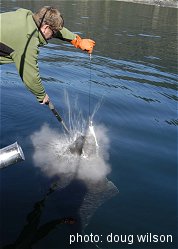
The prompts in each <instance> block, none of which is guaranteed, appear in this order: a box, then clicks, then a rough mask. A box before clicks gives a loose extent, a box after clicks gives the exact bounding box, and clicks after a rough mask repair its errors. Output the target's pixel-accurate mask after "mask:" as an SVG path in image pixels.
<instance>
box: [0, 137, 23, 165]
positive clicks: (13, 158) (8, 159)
mask: <svg viewBox="0 0 178 249" xmlns="http://www.w3.org/2000/svg"><path fill="white" fill-rule="evenodd" d="M24 160H25V156H24V154H23V151H22V148H21V147H20V145H18V143H17V142H15V143H14V144H11V145H9V146H7V147H4V148H2V149H0V169H2V168H6V167H7V166H9V165H11V164H14V163H18V162H21V161H24Z"/></svg>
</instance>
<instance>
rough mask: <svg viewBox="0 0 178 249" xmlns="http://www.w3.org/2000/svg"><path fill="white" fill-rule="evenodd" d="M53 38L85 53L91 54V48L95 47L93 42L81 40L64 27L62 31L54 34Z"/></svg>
mask: <svg viewBox="0 0 178 249" xmlns="http://www.w3.org/2000/svg"><path fill="white" fill-rule="evenodd" d="M55 38H58V39H61V40H63V41H67V42H70V43H71V44H72V45H74V46H75V47H76V48H80V49H81V50H83V51H87V52H88V53H90V54H91V53H92V51H93V47H94V46H95V42H94V41H93V40H91V39H82V38H81V37H80V36H79V35H76V34H74V33H72V32H71V31H69V30H68V29H66V28H64V27H63V28H62V30H60V31H58V32H57V33H56V35H55Z"/></svg>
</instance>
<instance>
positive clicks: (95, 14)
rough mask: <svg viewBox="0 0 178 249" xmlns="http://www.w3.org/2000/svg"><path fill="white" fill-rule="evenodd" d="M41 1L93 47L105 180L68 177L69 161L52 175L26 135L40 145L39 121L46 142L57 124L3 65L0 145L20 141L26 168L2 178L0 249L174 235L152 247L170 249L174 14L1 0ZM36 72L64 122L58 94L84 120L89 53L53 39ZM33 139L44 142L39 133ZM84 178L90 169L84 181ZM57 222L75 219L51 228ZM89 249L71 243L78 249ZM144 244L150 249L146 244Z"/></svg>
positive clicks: (173, 227) (94, 100)
mask: <svg viewBox="0 0 178 249" xmlns="http://www.w3.org/2000/svg"><path fill="white" fill-rule="evenodd" d="M44 4H45V5H54V6H55V5H56V6H59V7H60V9H61V10H62V14H63V16H64V19H65V26H66V27H67V28H69V29H70V30H72V31H74V32H76V33H78V34H80V35H81V36H82V37H91V38H93V39H94V40H95V41H96V47H95V50H94V53H93V55H92V60H91V83H92V85H91V110H92V111H94V109H95V107H96V106H97V104H98V103H101V107H100V109H99V110H98V112H96V114H95V116H94V122H95V123H96V127H103V126H104V127H106V128H107V130H108V133H107V137H109V140H110V146H109V147H107V150H105V151H106V152H107V153H106V154H107V156H108V158H107V160H106V161H107V167H106V168H103V167H102V166H103V165H102V164H101V163H100V162H98V165H95V169H96V170H97V169H98V170H99V171H97V172H96V174H95V176H101V175H104V176H105V177H104V180H103V181H95V182H93V183H91V182H89V181H87V180H86V178H81V177H80V178H77V179H76V178H73V177H69V175H70V174H68V171H67V170H68V168H67V167H68V166H66V165H67V164H66V163H65V164H64V165H62V162H61V161H60V160H59V161H58V160H55V162H56V167H55V168H57V169H58V170H59V171H60V170H61V169H64V170H63V171H62V172H61V171H60V174H56V171H55V170H54V169H55V168H54V167H53V165H52V163H51V161H50V160H49V156H48V155H49V152H50V150H48V146H46V147H45V144H44V148H43V147H42V145H41V144H39V146H41V149H39V150H38V151H35V147H34V145H33V143H32V141H31V140H30V139H29V137H30V135H32V134H36V139H37V140H38V139H39V138H40V136H39V134H40V131H41V129H42V127H44V123H47V127H48V128H49V130H50V131H53V132H54V136H53V135H50V136H48V137H47V136H46V138H47V140H48V141H47V142H48V143H50V142H52V140H51V138H53V137H55V139H57V136H58V135H57V134H62V129H61V126H60V125H59V124H58V122H57V121H56V119H55V118H54V117H53V116H52V114H51V113H50V112H49V110H48V108H47V107H46V106H41V105H38V104H37V103H36V100H35V99H34V98H33V97H32V95H31V94H30V93H28V92H27V91H26V89H25V88H24V86H23V84H22V83H21V81H20V79H19V76H18V74H17V71H16V69H15V67H14V66H13V65H6V66H2V71H1V99H0V101H1V123H0V125H1V147H5V146H6V145H8V144H11V143H13V142H14V141H18V142H19V144H21V145H22V147H23V150H24V153H25V155H26V161H25V162H23V163H22V165H21V166H18V165H17V166H14V167H12V168H11V169H10V168H9V169H8V168H7V170H4V171H3V172H1V178H0V180H1V186H2V187H1V190H2V196H3V198H2V205H0V214H1V221H2V222H1V226H2V228H3V229H2V232H1V233H2V235H1V236H2V239H1V241H0V243H1V246H5V245H10V244H13V242H14V243H15V244H14V245H13V246H17V245H18V246H19V247H20V246H21V245H23V243H26V244H25V245H26V246H28V243H27V241H29V246H30V245H32V244H33V242H35V243H36V244H33V248H42V249H51V248H55V247H57V248H59V247H60V248H67V247H69V240H68V236H69V234H72V233H76V232H77V231H81V232H83V231H85V233H88V234H89V233H90V232H92V233H93V234H103V235H104V234H110V233H111V232H112V233H113V234H124V233H125V234H143V232H144V233H147V232H148V233H149V232H151V233H152V234H154V233H155V232H156V233H158V232H159V233H160V234H172V235H173V238H174V239H173V243H172V244H171V245H170V244H169V245H167V244H164V245H163V244H161V245H160V244H157V245H156V246H157V248H159V249H160V248H161V249H163V248H168V246H169V247H170V248H171V249H176V248H177V245H176V238H177V233H176V231H177V223H176V218H175V217H176V214H177V203H176V199H177V136H176V127H177V125H178V121H177V112H176V107H177V100H178V98H177V10H176V9H174V8H162V7H159V6H149V5H141V4H132V3H124V2H121V1H104V0H103V1H9V0H2V1H1V11H2V12H4V11H9V10H15V9H17V8H19V7H23V8H29V9H32V10H36V9H38V8H39V7H41V6H42V5H44ZM39 67H40V72H41V77H42V80H43V83H44V85H45V88H46V90H47V92H48V94H49V96H50V97H51V99H52V101H53V102H54V103H55V106H56V108H57V110H58V109H59V111H60V113H61V115H62V117H64V120H65V121H66V123H67V124H68V125H69V124H71V122H70V120H69V119H68V111H69V110H68V107H66V106H65V96H64V95H65V94H64V88H65V89H67V91H68V92H69V96H70V97H69V99H70V100H71V99H72V100H74V99H76V96H78V103H79V106H80V109H81V110H82V119H83V118H84V119H87V118H88V102H89V101H88V91H89V82H90V60H89V56H88V55H87V54H85V53H84V52H82V51H80V50H77V49H75V48H74V47H73V46H72V45H71V44H68V43H65V42H63V41H59V42H58V41H56V40H55V39H53V40H51V41H50V43H49V44H48V45H47V46H45V47H44V48H41V51H40V55H39ZM101 100H102V101H101ZM74 107H75V104H74ZM78 109H79V108H78V107H77V106H76V111H78ZM79 116H80V115H79ZM76 117H77V116H75V118H76ZM80 117H81V116H80ZM75 118H74V119H75ZM77 118H78V117H77ZM69 126H70V125H69ZM71 126H72V125H71ZM101 130H102V129H101ZM55 131H56V133H55ZM98 131H100V128H99V129H98ZM96 134H97V131H96ZM41 138H43V139H44V140H43V141H44V143H47V142H46V140H45V135H44V134H43V136H42V137H41ZM38 141H39V140H38ZM53 141H54V140H53ZM100 142H102V140H100ZM102 144H103V142H102ZM52 148H53V147H52ZM37 152H38V153H41V154H42V155H41V158H42V162H41V163H40V162H39V161H38V165H36V164H35V163H34V161H33V158H34V156H35V155H37V154H35V153H37ZM53 152H54V151H53ZM53 156H56V154H55V155H54V154H53ZM39 158H40V156H39ZM44 159H45V160H46V164H45V163H44ZM106 161H105V158H104V162H106ZM76 165H77V164H76ZM36 166H38V167H36ZM50 166H51V168H50ZM62 166H64V167H63V168H62ZM86 166H87V165H86ZM108 167H109V168H108ZM81 169H82V170H83V169H85V168H81ZM86 169H87V168H86ZM86 169H85V170H86ZM108 169H109V170H108ZM48 170H50V173H51V172H52V173H51V175H49V174H47V173H48ZM66 172H67V174H66ZM82 172H83V171H81V172H80V173H82ZM90 173H92V170H89V168H88V171H87V174H85V175H87V176H90ZM81 175H82V174H81ZM70 176H71V175H70ZM97 179H98V178H97ZM51 183H53V184H52V185H51ZM50 185H51V186H52V187H51V188H49V186H50ZM117 188H118V189H119V191H120V194H119V195H117V193H118V191H117ZM112 197H114V198H112ZM34 203H36V204H35V205H34ZM101 204H103V205H101ZM30 213H31V214H30ZM27 214H30V215H29V216H28V218H27V220H25V217H26V216H27ZM63 217H73V218H75V219H76V220H77V222H76V224H73V225H60V226H58V225H57V224H58V222H59V221H60V220H61V219H62V218H63ZM31 218H32V219H31ZM31 225H32V226H31ZM30 226H31V227H30ZM35 226H36V227H35ZM32 227H33V228H34V229H32ZM22 228H23V229H22ZM54 228H57V229H54ZM30 243H31V244H30ZM18 246H17V248H18ZM93 246H94V245H93V244H92V245H91V244H90V245H89V244H88V245H87V244H85V245H84V244H82V245H81V244H77V245H75V247H76V248H82V249H83V248H93ZM108 246H110V248H116V247H119V248H124V249H125V248H128V246H127V245H125V244H113V243H111V244H109V245H108V244H107V243H104V242H103V243H102V244H101V248H107V247H108ZM139 246H140V245H138V247H137V248H138V249H140V247H139ZM147 246H148V248H149V249H153V245H152V244H149V245H148V244H147ZM154 246H155V245H154ZM7 248H11V247H10V246H9V247H7ZM12 248H14V247H12ZM20 248H22V247H20ZM133 248H134V245H133ZM23 249H24V248H23ZM134 249H135V248H134Z"/></svg>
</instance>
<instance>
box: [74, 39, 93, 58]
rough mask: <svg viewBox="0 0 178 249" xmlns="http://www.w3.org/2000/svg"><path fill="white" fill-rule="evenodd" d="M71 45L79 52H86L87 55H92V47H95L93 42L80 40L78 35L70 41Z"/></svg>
mask: <svg viewBox="0 0 178 249" xmlns="http://www.w3.org/2000/svg"><path fill="white" fill-rule="evenodd" d="M71 43H72V45H74V47H76V48H80V49H81V50H86V51H87V52H88V53H89V54H91V53H92V51H93V47H94V46H95V41H93V40H90V39H82V38H81V37H80V36H79V35H77V36H76V38H75V39H74V40H72V41H71Z"/></svg>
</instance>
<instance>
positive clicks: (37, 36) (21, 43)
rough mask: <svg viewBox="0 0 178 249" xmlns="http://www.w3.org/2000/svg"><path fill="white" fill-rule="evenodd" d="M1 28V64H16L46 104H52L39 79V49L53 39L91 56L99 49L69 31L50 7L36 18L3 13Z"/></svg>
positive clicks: (23, 12)
mask: <svg viewBox="0 0 178 249" xmlns="http://www.w3.org/2000/svg"><path fill="white" fill-rule="evenodd" d="M0 24H1V32H0V64H5V63H12V62H14V63H15V65H16V68H17V70H18V73H19V75H20V77H21V79H22V81H23V82H24V84H25V85H26V87H27V88H28V90H30V91H31V92H32V93H33V94H34V95H35V96H36V98H37V100H38V101H39V102H40V103H42V104H48V103H49V97H48V95H47V93H46V92H45V89H44V87H43V85H42V82H41V78H40V75H39V68H38V53H39V47H40V46H44V45H46V44H47V41H48V40H49V39H51V38H57V39H60V40H64V41H67V42H70V43H71V44H73V45H74V46H75V47H76V48H80V49H82V50H85V51H87V52H88V53H92V50H93V47H94V45H95V42H94V41H93V40H90V39H82V38H81V37H80V36H78V35H76V34H74V33H72V32H70V31H69V30H68V29H66V28H65V27H64V20H63V18H62V16H61V14H60V12H59V11H58V10H57V9H56V8H53V7H50V6H44V7H42V8H41V9H40V10H39V11H37V12H36V13H34V14H33V13H32V12H31V11H30V10H26V9H18V10H17V11H13V12H6V13H2V14H0Z"/></svg>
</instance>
